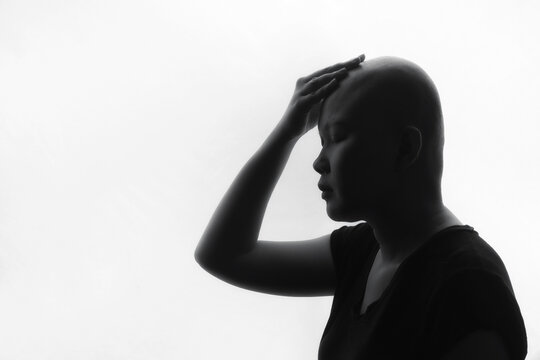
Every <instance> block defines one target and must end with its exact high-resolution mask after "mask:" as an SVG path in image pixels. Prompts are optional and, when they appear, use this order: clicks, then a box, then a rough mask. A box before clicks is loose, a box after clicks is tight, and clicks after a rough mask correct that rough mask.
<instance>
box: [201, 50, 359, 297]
mask: <svg viewBox="0 0 540 360" xmlns="http://www.w3.org/2000/svg"><path fill="white" fill-rule="evenodd" d="M362 60H363V59H358V58H357V59H354V60H351V61H349V62H346V63H341V64H336V65H334V66H331V67H328V68H325V69H323V70H320V71H318V72H316V73H314V74H312V75H310V76H308V77H305V78H300V79H299V80H298V81H297V84H296V89H295V92H294V95H293V97H292V99H291V102H290V104H289V107H288V108H287V111H286V112H285V114H284V116H283V118H282V119H281V121H280V122H279V123H278V125H277V127H276V128H275V129H274V130H273V131H272V133H271V134H270V135H269V136H268V138H267V139H266V141H265V142H264V143H263V144H262V146H261V147H260V148H259V149H258V150H257V152H256V153H255V154H254V155H253V156H252V157H251V158H250V159H249V161H248V162H247V164H246V165H244V167H243V168H242V170H241V171H240V173H239V174H238V175H237V177H236V178H235V180H234V181H233V183H232V185H231V186H230V188H229V189H228V191H227V192H226V194H225V196H224V197H223V199H222V200H221V202H220V203H219V205H218V207H217V209H216V210H215V212H214V214H213V216H212V218H211V220H210V222H209V224H208V225H207V227H206V230H205V231H204V233H203V235H202V237H201V239H200V241H199V244H198V246H197V249H196V251H195V259H196V260H197V262H198V263H199V264H200V265H201V266H202V267H203V268H204V269H205V270H207V271H208V272H210V273H211V274H213V275H214V276H216V277H218V278H220V279H222V280H224V281H227V282H229V283H231V284H234V285H236V286H241V287H244V288H247V289H251V290H255V291H261V292H268V293H273V294H281V295H298V296H302V295H304V296H306V295H308V296H309V295H330V294H331V293H332V291H333V288H334V277H335V275H334V272H333V271H334V270H333V264H332V257H331V254H330V244H329V239H330V236H329V235H325V236H322V237H320V238H317V239H312V240H306V241H296V242H271V241H258V236H259V231H260V227H261V224H262V220H263V216H264V212H265V210H266V206H267V204H268V201H269V199H270V195H271V194H272V192H273V190H274V187H275V185H276V183H277V181H278V179H279V177H280V176H281V173H282V172H283V169H284V167H285V164H286V163H287V160H288V159H289V156H290V154H291V152H292V149H293V148H294V145H295V144H296V142H297V141H298V139H299V138H300V137H301V136H302V135H303V134H305V133H306V132H307V131H309V130H310V129H311V128H313V127H314V126H315V125H316V123H317V121H318V119H313V117H310V116H308V115H309V112H310V110H311V108H312V107H313V106H314V105H316V104H318V103H319V102H320V101H321V100H322V99H324V98H325V97H326V96H327V95H328V94H330V93H331V91H333V90H334V89H335V88H336V86H337V83H338V80H340V79H342V78H344V77H345V76H346V75H347V69H351V68H353V67H357V66H358V65H359V63H360V62H361V61H362Z"/></svg>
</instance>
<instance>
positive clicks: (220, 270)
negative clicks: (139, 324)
mask: <svg viewBox="0 0 540 360" xmlns="http://www.w3.org/2000/svg"><path fill="white" fill-rule="evenodd" d="M363 60H364V59H363V56H362V57H360V58H355V59H352V60H350V61H348V62H344V63H339V64H336V65H333V66H330V67H328V68H325V69H322V70H319V71H317V72H315V73H313V74H311V75H309V76H306V77H302V78H300V79H299V80H298V81H297V83H296V88H295V91H294V94H293V96H292V99H291V101H290V103H289V106H288V108H287V110H286V111H285V114H284V115H283V117H282V119H281V120H280V121H279V123H278V124H277V126H276V127H275V129H274V130H273V131H272V133H271V134H270V135H269V136H268V138H267V139H266V140H265V141H264V143H263V144H262V145H261V147H260V148H259V149H258V150H257V152H256V153H255V154H254V155H253V156H252V157H251V158H250V159H249V161H248V162H247V164H246V165H245V166H244V167H243V168H242V170H241V171H240V173H239V174H238V175H237V177H236V178H235V180H234V181H233V183H232V185H231V186H230V188H229V190H228V191H227V193H226V194H225V196H224V197H223V199H222V200H221V202H220V203H219V205H218V207H217V209H216V210H215V212H214V214H213V216H212V218H211V220H210V222H209V224H208V226H207V228H206V229H205V231H204V233H203V236H202V237H201V239H200V242H199V244H198V246H197V249H196V252H195V258H196V260H197V262H198V263H199V264H200V265H201V266H202V267H203V268H204V269H205V270H207V271H208V272H210V273H211V274H213V275H214V276H216V277H218V278H220V279H222V280H224V281H226V282H229V283H231V284H233V285H235V286H239V287H242V288H246V289H250V290H254V291H259V292H265V293H270V294H277V295H287V296H321V295H333V293H334V290H335V287H336V274H335V270H334V264H333V259H332V255H331V252H330V234H326V235H323V236H320V237H318V238H315V239H310V240H300V241H292V242H290V241H288V242H280V241H266V240H260V239H259V231H260V227H261V224H262V220H263V217H264V212H265V209H266V206H267V204H268V201H269V199H270V196H271V194H272V191H273V190H274V188H275V185H276V183H277V181H278V179H279V177H280V176H281V173H282V172H283V169H284V167H285V165H286V163H287V160H288V158H289V156H290V154H291V152H292V150H293V148H294V146H295V144H296V142H297V141H298V139H300V138H301V137H302V136H303V135H304V134H305V133H306V132H308V131H309V130H311V129H312V128H313V127H315V126H318V129H319V133H320V136H321V143H322V149H321V152H320V154H319V156H318V157H317V158H316V160H315V162H314V163H313V167H314V169H315V171H317V172H318V173H319V174H320V175H321V180H320V182H319V187H321V188H324V190H325V194H326V196H325V200H326V210H327V214H328V216H329V217H330V218H332V219H333V220H336V221H347V222H354V221H359V220H365V221H367V222H368V223H369V224H370V225H371V226H372V227H373V229H374V235H375V237H376V240H377V241H378V242H379V245H380V251H379V253H378V254H377V257H376V259H375V262H374V264H373V266H372V268H371V271H370V274H369V278H368V282H367V286H366V295H365V299H364V303H363V305H362V310H361V311H362V312H364V311H365V309H366V308H367V306H369V304H371V303H373V302H374V301H376V300H377V299H378V298H379V296H380V295H381V294H382V292H383V291H384V289H385V288H386V286H387V285H388V283H389V282H390V281H391V279H392V277H393V275H394V273H395V271H396V269H397V268H398V267H399V265H400V264H401V263H402V262H403V260H404V259H406V258H407V257H408V256H410V254H412V253H413V252H414V251H415V250H416V249H417V248H418V247H419V246H421V245H422V244H423V243H425V242H426V241H428V240H429V238H430V237H431V236H432V235H433V234H435V233H436V232H438V231H440V230H442V229H444V228H446V227H448V226H452V225H458V224H461V222H460V221H459V219H458V218H457V217H456V216H455V215H454V214H453V213H452V212H451V211H450V210H449V209H448V208H446V206H444V204H443V201H442V196H441V189H440V180H441V174H442V141H443V140H441V139H442V119H440V120H441V123H440V126H439V125H438V124H435V126H432V125H430V124H431V123H429V122H426V121H423V120H422V121H420V120H418V119H420V118H421V116H419V115H418V114H416V113H414V111H415V109H414V108H413V107H412V105H411V104H412V102H410V103H409V102H408V101H406V100H407V96H408V94H416V93H417V92H418V94H421V95H419V96H420V97H422V96H425V97H426V98H425V99H424V98H422V99H421V100H422V101H423V102H427V101H428V100H430V101H431V100H433V101H432V102H433V103H434V104H435V105H437V103H436V101H438V96H437V98H436V99H435V100H436V101H435V100H434V98H432V97H433V96H434V94H433V91H434V90H431V88H430V84H429V83H428V82H426V81H427V80H426V78H425V77H424V75H423V73H422V71H421V70H420V69H419V68H417V67H415V66H414V65H413V64H411V63H409V62H406V61H404V60H402V59H396V58H379V59H374V60H370V61H368V62H363ZM426 76H427V75H426ZM381 84H382V85H381ZM385 84H386V85H385ZM402 87H403V91H402V93H401V94H399V91H398V92H396V91H395V89H400V88H402ZM394 93H395V94H394ZM381 94H382V96H381ZM396 94H397V95H396ZM435 95H436V91H435ZM374 96H375V97H374ZM381 98H384V99H388V98H390V99H391V101H395V106H393V105H392V107H391V109H394V108H395V109H398V110H399V111H400V114H405V115H407V114H410V117H406V116H405V118H404V119H401V120H400V121H399V122H396V121H386V119H389V118H392V116H386V115H384V114H383V113H385V111H386V110H384V111H381V109H379V108H376V107H375V106H374V105H372V104H377V101H378V100H379V99H381ZM404 99H405V101H404ZM413 100H414V99H413ZM385 101H386V100H385ZM368 104H369V105H368ZM385 104H386V103H385ZM435 105H434V107H433V112H432V113H430V112H428V115H425V116H427V117H429V118H430V119H431V117H434V118H436V117H437V114H438V113H437V109H438V108H437V106H435ZM400 106H401V107H403V108H400ZM396 111H397V110H396ZM381 114H383V115H381ZM422 114H424V113H422ZM422 116H424V115H422ZM381 119H382V120H381ZM383 120H384V121H383ZM402 120H403V121H402ZM338 123H339V124H338ZM426 124H427V125H426ZM437 129H438V130H437ZM497 346H498V347H499V348H500V347H501V346H502V345H501V342H500V339H499V338H498V337H497V334H495V333H491V332H487V331H484V332H480V333H479V334H472V335H471V337H469V338H466V339H465V340H464V341H463V342H462V343H460V344H458V345H457V346H456V348H455V349H454V351H453V352H451V353H449V354H448V355H447V357H446V358H445V360H452V359H456V360H457V359H465V358H471V356H474V357H475V358H476V359H484V358H485V359H487V358H489V359H496V360H504V359H507V357H505V355H504V352H498V353H497V355H493V354H492V353H491V352H483V351H484V350H483V349H494V348H497Z"/></svg>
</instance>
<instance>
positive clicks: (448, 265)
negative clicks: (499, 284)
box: [429, 225, 512, 288]
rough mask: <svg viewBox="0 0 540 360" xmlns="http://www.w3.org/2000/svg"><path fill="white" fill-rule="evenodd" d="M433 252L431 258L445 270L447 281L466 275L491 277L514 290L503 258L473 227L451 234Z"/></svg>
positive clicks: (434, 245)
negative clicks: (496, 278) (490, 275)
mask: <svg viewBox="0 0 540 360" xmlns="http://www.w3.org/2000/svg"><path fill="white" fill-rule="evenodd" d="M429 252H430V253H431V254H430V256H431V258H432V259H433V260H434V261H436V262H437V263H439V264H441V265H442V266H443V268H442V269H441V270H443V272H444V273H445V274H446V278H452V277H454V276H458V277H459V276H462V275H463V273H468V274H485V273H489V274H492V275H494V276H497V277H499V278H500V279H501V280H502V281H503V282H504V283H505V284H506V286H508V287H510V288H511V287H512V286H511V284H510V279H509V277H508V273H507V270H506V267H505V265H504V262H503V260H502V259H501V257H500V256H499V254H498V253H497V252H496V251H495V249H493V247H491V245H489V244H488V243H487V242H486V241H485V240H484V239H483V238H481V237H480V235H479V234H478V232H477V231H476V230H474V228H473V227H471V226H468V225H465V226H461V227H458V228H457V229H454V231H449V232H447V233H446V234H444V236H442V237H441V238H440V239H437V241H436V242H434V244H433V246H432V249H431V250H430V251H429ZM460 274H461V275H460ZM478 276H481V275H478Z"/></svg>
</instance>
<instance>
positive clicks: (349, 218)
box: [326, 204, 364, 222]
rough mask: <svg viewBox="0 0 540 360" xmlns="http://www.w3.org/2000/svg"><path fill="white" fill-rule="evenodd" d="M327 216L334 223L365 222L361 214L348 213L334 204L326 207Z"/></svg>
mask: <svg viewBox="0 0 540 360" xmlns="http://www.w3.org/2000/svg"><path fill="white" fill-rule="evenodd" d="M326 214H327V215H328V217H329V218H330V219H332V220H334V221H341V222H357V221H362V220H364V219H363V217H362V216H360V215H359V214H357V213H355V212H352V211H346V210H345V209H344V208H340V207H337V206H334V205H332V204H327V205H326Z"/></svg>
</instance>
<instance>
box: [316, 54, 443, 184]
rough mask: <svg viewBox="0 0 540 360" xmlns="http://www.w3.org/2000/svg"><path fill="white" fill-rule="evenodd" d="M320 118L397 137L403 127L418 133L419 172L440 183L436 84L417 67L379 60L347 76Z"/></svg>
mask: <svg viewBox="0 0 540 360" xmlns="http://www.w3.org/2000/svg"><path fill="white" fill-rule="evenodd" d="M323 118H327V119H330V118H343V119H346V120H347V121H348V122H349V123H350V124H351V125H352V126H353V128H354V129H355V130H359V131H369V132H372V134H373V136H377V135H378V134H381V133H386V134H392V135H393V136H395V137H396V141H399V136H400V135H401V134H402V132H403V131H404V129H407V127H408V126H409V127H411V126H412V127H414V128H416V129H418V130H419V132H420V133H421V141H422V144H421V147H422V148H421V149H420V153H419V157H418V163H419V164H418V166H420V167H422V168H423V169H424V170H425V172H426V174H425V175H426V176H427V175H429V176H432V177H433V178H435V179H438V180H439V181H440V177H441V175H442V161H443V159H442V152H443V146H444V126H443V116H442V111H441V104H440V100H439V95H438V92H437V89H436V87H435V84H434V83H433V81H432V80H431V78H430V77H429V76H428V74H427V73H426V72H425V71H424V70H422V69H421V68H420V67H419V66H418V65H416V64H414V63H412V62H410V61H408V60H405V59H401V58H397V57H379V58H375V59H372V60H368V61H365V62H363V63H361V64H360V66H359V67H358V68H356V69H353V70H350V71H349V75H348V77H347V78H345V79H343V80H342V81H341V83H340V85H339V88H338V89H336V91H335V92H333V93H332V94H331V95H330V96H329V97H328V98H327V99H326V100H325V102H324V104H323V106H322V109H321V120H322V119H323Z"/></svg>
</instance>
